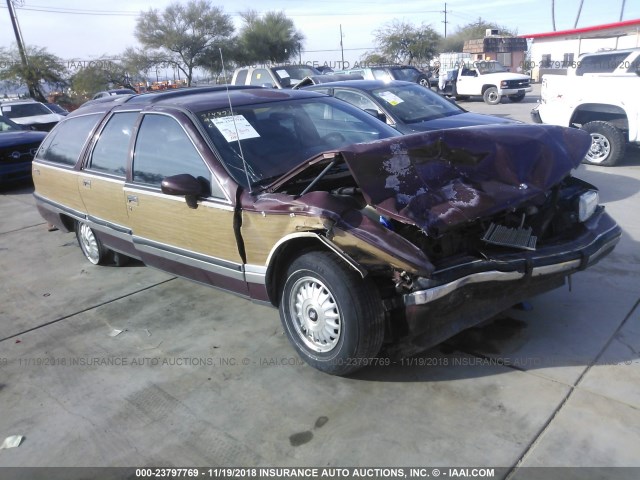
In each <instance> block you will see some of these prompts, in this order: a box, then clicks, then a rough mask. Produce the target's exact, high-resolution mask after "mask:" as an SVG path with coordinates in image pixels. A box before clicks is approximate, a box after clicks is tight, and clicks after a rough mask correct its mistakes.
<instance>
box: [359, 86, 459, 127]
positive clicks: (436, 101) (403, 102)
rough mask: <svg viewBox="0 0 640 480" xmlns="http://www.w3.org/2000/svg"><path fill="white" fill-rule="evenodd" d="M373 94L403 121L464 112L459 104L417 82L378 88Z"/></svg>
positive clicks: (418, 120) (420, 120)
mask: <svg viewBox="0 0 640 480" xmlns="http://www.w3.org/2000/svg"><path fill="white" fill-rule="evenodd" d="M371 94H372V95H373V96H374V97H375V98H376V99H377V100H378V102H379V103H380V104H381V105H382V106H383V107H384V108H385V109H386V110H387V111H388V112H389V113H391V114H393V115H394V116H395V117H396V118H398V119H399V120H400V121H402V122H403V123H417V122H422V121H425V120H433V119H434V118H442V117H449V116H451V115H457V114H459V113H463V110H462V109H460V108H459V107H458V106H456V105H454V104H452V103H451V102H449V101H448V100H445V99H444V98H442V97H441V96H440V95H438V94H437V93H433V92H432V91H431V90H429V89H427V88H424V87H422V86H420V85H418V84H416V83H414V84H411V85H402V86H397V87H396V86H389V87H384V88H378V89H377V90H373V91H372V92H371Z"/></svg>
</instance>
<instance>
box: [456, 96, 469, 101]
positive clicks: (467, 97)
mask: <svg viewBox="0 0 640 480" xmlns="http://www.w3.org/2000/svg"><path fill="white" fill-rule="evenodd" d="M456 100H460V101H465V100H469V95H456Z"/></svg>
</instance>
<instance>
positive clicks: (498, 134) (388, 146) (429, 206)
mask: <svg viewBox="0 0 640 480" xmlns="http://www.w3.org/2000/svg"><path fill="white" fill-rule="evenodd" d="M590 145H591V137H590V136H589V134H587V133H586V132H584V131H582V130H579V129H573V128H564V127H557V126H551V125H526V124H522V125H495V126H494V125H491V126H481V127H470V128H464V129H450V130H439V131H433V132H426V133H418V134H414V135H407V136H404V137H394V138H389V139H385V140H380V141H377V142H373V143H364V144H356V145H351V146H349V147H346V148H345V149H342V150H341V155H342V156H343V158H344V160H345V162H346V163H347V165H348V167H349V169H350V171H351V174H352V175H353V177H354V178H355V180H356V182H357V183H358V185H359V186H360V188H361V190H362V193H363V195H364V196H365V199H366V200H367V202H368V203H369V204H370V205H372V206H374V207H375V208H376V209H377V210H378V211H379V212H380V213H381V214H382V215H386V216H389V217H392V218H394V219H396V220H399V221H402V222H405V223H411V224H414V225H416V226H418V227H420V228H422V229H424V230H425V231H427V232H428V233H431V234H434V233H437V232H442V231H445V230H447V229H448V228H450V227H452V226H454V225H458V224H461V223H464V222H468V221H473V220H476V219H479V218H483V217H487V216H490V215H492V214H495V213H498V212H500V211H503V210H505V209H508V208H510V207H514V206H517V205H518V204H520V203H522V202H524V201H525V200H527V199H530V198H533V197H534V196H536V195H538V194H540V193H541V192H544V191H547V190H549V189H550V188H551V187H552V186H554V185H555V184H557V183H558V182H560V180H562V179H563V178H564V177H565V176H566V175H567V174H568V173H569V172H570V171H571V170H572V169H574V168H576V167H577V166H578V165H579V164H580V162H581V161H582V159H583V158H584V156H585V154H586V153H587V150H588V149H589V147H590Z"/></svg>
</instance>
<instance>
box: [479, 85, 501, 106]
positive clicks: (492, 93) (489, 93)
mask: <svg viewBox="0 0 640 480" xmlns="http://www.w3.org/2000/svg"><path fill="white" fill-rule="evenodd" d="M482 99H483V100H484V103H486V104H487V105H498V104H499V103H500V100H502V97H501V96H500V94H499V93H498V89H497V88H496V87H489V88H487V89H486V90H485V91H484V92H483V93H482Z"/></svg>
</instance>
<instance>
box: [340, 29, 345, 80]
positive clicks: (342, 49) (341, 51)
mask: <svg viewBox="0 0 640 480" xmlns="http://www.w3.org/2000/svg"><path fill="white" fill-rule="evenodd" d="M340 53H341V54H342V65H341V66H340V69H344V47H343V46H342V24H340Z"/></svg>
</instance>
